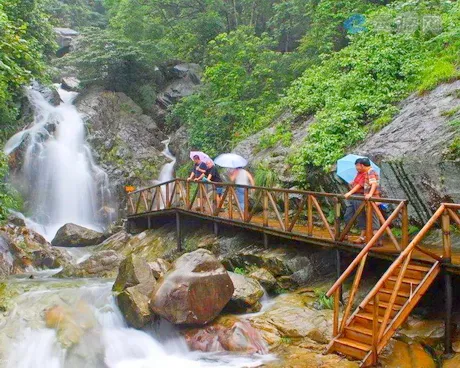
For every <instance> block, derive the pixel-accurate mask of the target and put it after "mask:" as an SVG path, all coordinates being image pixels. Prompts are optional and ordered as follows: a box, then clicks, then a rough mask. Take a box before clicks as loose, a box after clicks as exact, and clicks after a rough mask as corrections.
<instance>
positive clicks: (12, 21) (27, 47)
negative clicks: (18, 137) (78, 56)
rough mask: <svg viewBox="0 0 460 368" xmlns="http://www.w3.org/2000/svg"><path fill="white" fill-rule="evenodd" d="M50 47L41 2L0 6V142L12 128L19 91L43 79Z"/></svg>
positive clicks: (10, 0) (49, 32) (6, 0)
mask: <svg viewBox="0 0 460 368" xmlns="http://www.w3.org/2000/svg"><path fill="white" fill-rule="evenodd" d="M54 47H55V44H54V35H53V33H52V29H51V26H50V25H49V23H48V19H47V16H46V14H45V13H44V12H43V3H42V1H41V0H29V1H18V0H4V1H2V2H1V3H0V130H1V132H2V134H1V137H0V139H5V137H6V136H8V135H11V134H12V133H13V132H14V130H15V129H16V128H15V125H14V123H15V120H16V117H17V114H18V111H19V103H20V98H21V96H22V88H23V86H24V85H25V84H27V83H28V82H29V81H30V80H31V79H32V78H36V79H40V78H44V77H45V75H46V68H45V60H46V57H47V55H49V54H50V53H52V52H53V50H54Z"/></svg>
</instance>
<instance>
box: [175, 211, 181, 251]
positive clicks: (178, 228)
mask: <svg viewBox="0 0 460 368" xmlns="http://www.w3.org/2000/svg"><path fill="white" fill-rule="evenodd" d="M176 237H177V251H178V252H181V251H182V227H181V219H180V214H179V212H177V211H176Z"/></svg>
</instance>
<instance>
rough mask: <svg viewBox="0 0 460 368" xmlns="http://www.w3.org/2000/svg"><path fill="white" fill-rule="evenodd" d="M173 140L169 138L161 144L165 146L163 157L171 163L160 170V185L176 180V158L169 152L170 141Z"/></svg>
mask: <svg viewBox="0 0 460 368" xmlns="http://www.w3.org/2000/svg"><path fill="white" fill-rule="evenodd" d="M170 139H171V138H168V139H167V140H165V141H163V142H161V143H163V144H164V145H165V149H164V150H163V152H161V153H162V154H163V156H165V157H166V158H167V159H169V160H171V161H170V162H168V163H166V164H164V165H163V167H162V168H161V170H160V175H159V176H158V181H159V182H160V183H164V182H165V181H169V180H171V179H174V176H173V174H174V165H175V164H176V157H174V156H173V154H172V153H171V151H170V150H169V141H170Z"/></svg>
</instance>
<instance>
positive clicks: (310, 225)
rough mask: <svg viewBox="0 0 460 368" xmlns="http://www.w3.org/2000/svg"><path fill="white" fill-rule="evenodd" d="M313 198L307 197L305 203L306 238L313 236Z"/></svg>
mask: <svg viewBox="0 0 460 368" xmlns="http://www.w3.org/2000/svg"><path fill="white" fill-rule="evenodd" d="M312 198H313V196H312V195H310V194H309V195H308V202H307V234H308V236H312V235H313V200H312Z"/></svg>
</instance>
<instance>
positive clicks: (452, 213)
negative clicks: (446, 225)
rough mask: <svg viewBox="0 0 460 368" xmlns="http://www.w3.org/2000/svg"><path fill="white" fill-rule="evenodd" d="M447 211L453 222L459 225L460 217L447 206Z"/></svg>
mask: <svg viewBox="0 0 460 368" xmlns="http://www.w3.org/2000/svg"><path fill="white" fill-rule="evenodd" d="M447 211H448V212H449V215H450V217H452V220H454V222H455V223H456V224H457V225H458V226H460V217H458V215H457V214H456V213H455V212H454V211H452V210H451V209H450V208H448V209H447Z"/></svg>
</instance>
